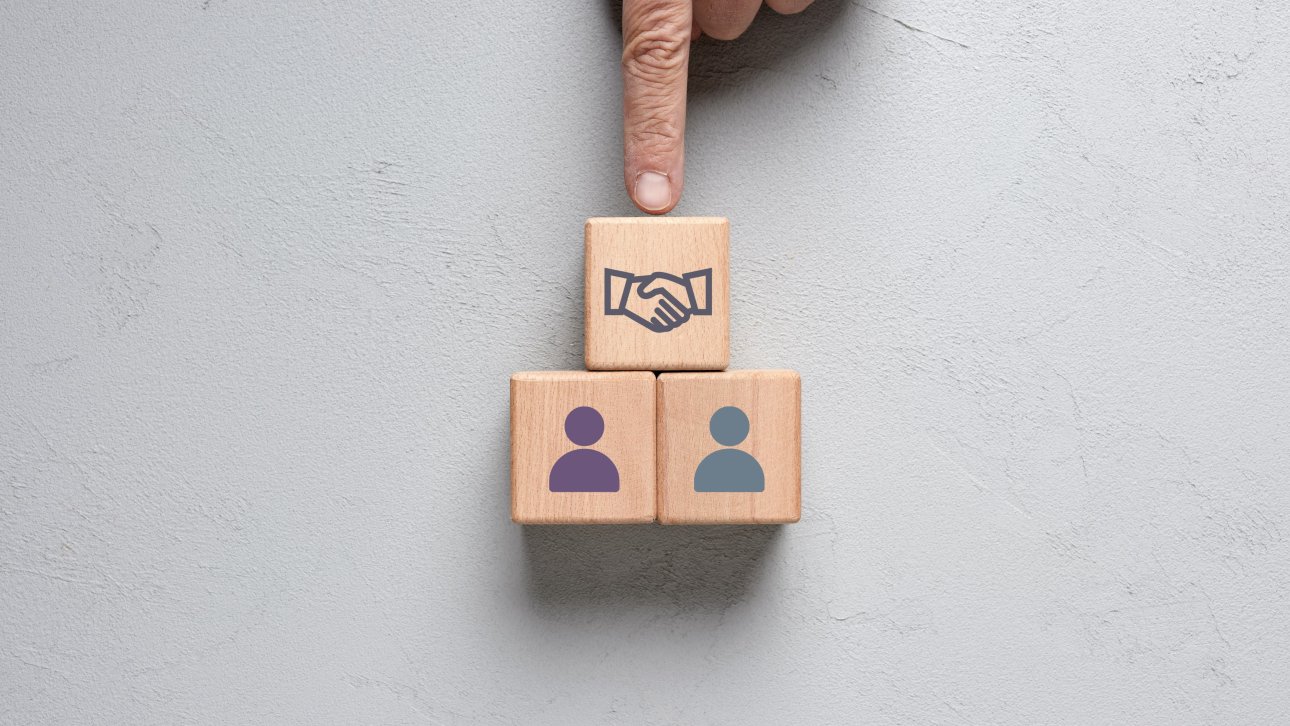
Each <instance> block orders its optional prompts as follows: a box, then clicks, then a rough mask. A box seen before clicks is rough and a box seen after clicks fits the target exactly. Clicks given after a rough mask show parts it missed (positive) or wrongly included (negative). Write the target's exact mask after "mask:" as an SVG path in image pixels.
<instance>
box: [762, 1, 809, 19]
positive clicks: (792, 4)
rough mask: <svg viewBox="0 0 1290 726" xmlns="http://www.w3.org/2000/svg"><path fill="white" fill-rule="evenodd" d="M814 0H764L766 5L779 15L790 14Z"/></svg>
mask: <svg viewBox="0 0 1290 726" xmlns="http://www.w3.org/2000/svg"><path fill="white" fill-rule="evenodd" d="M812 2H814V0H766V6H767V7H769V8H770V9H771V10H774V11H775V12H777V13H779V14H780V15H792V14H794V13H800V12H802V11H803V10H805V9H806V8H807V7H808V6H810V4H811V3H812Z"/></svg>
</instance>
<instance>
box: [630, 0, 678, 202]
mask: <svg viewBox="0 0 1290 726" xmlns="http://www.w3.org/2000/svg"><path fill="white" fill-rule="evenodd" d="M692 25H693V11H692V9H691V7H690V0H623V59H622V65H623V181H624V182H625V183H626V185H627V193H628V195H629V196H630V197H631V199H632V201H633V202H635V203H636V206H637V207H640V208H641V209H642V210H643V211H646V212H650V213H651V214H663V213H665V212H669V211H671V210H672V208H673V207H675V206H676V203H677V201H678V200H680V198H681V188H682V186H683V185H684V183H685V93H686V79H687V75H688V71H689V65H690V32H691V27H692Z"/></svg>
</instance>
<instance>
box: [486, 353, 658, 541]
mask: <svg viewBox="0 0 1290 726" xmlns="http://www.w3.org/2000/svg"><path fill="white" fill-rule="evenodd" d="M654 403H655V379H654V374H652V373H646V372H630V373H594V372H586V371H547V372H535V373H516V374H514V375H513V376H511V519H512V520H513V521H515V522H519V523H521V524H609V523H628V522H652V521H653V520H654V507H655V486H654V477H655V472H656V469H655V466H654V445H655V433H654V426H655V416H654ZM579 406H590V407H592V408H594V409H596V410H597V411H598V412H600V414H601V416H602V418H603V419H604V434H603V435H602V436H601V438H600V439H599V440H598V441H596V442H595V443H594V444H591V445H589V446H587V447H579V446H578V445H576V444H574V443H573V442H572V441H570V440H569V438H568V437H567V436H566V434H565V429H564V424H565V417H566V416H568V414H569V412H570V411H572V410H573V409H575V408H577V407H579ZM578 448H590V449H594V450H596V451H599V452H602V453H604V454H605V455H607V456H608V457H609V458H610V460H611V461H612V462H613V464H614V466H615V467H616V468H617V470H618V476H619V482H620V484H619V490H618V491H616V492H553V491H551V490H550V488H549V481H550V473H551V468H552V467H553V466H554V465H555V463H556V461H557V460H558V459H559V458H560V457H561V456H562V455H564V454H565V453H567V452H570V451H573V450H574V449H578Z"/></svg>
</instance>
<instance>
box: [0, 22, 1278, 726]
mask: <svg viewBox="0 0 1290 726" xmlns="http://www.w3.org/2000/svg"><path fill="white" fill-rule="evenodd" d="M614 22H615V21H614V17H613V9H612V7H611V6H609V5H607V4H606V3H603V2H588V3H574V2H570V3H520V2H511V1H506V0H487V1H482V2H473V3H445V2H438V1H437V0H434V1H432V2H430V3H425V2H412V1H411V0H381V1H379V2H370V3H334V2H333V3H324V2H317V1H312V2H306V1H300V2H294V1H293V2H282V3H277V2H246V1H245V0H204V1H203V0H182V1H176V2H138V1H136V0H130V1H126V0H104V1H102V2H83V3H71V2H61V3H50V2H38V1H34V0H33V1H22V2H19V1H16V0H15V1H12V2H7V3H3V4H0V722H3V723H6V724H8V723H13V724H35V723H69V724H70V723H77V724H90V723H95V724H97V723H102V724H118V723H119V724H180V723H211V724H214V723H221V724H223V723H256V724H258V723H284V724H285V723H300V724H324V723H433V724H441V723H448V724H451V723H463V724H470V723H490V724H491V723H497V724H507V723H514V724H526V725H527V724H546V723H551V724H557V723H560V724H563V723H621V724H628V723H678V724H708V723H712V724H726V723H729V724H750V723H755V724H783V723H869V724H912V723H950V724H956V723H977V724H1037V723H1043V724H1126V723H1132V724H1169V725H1175V724H1202V723H1222V724H1272V723H1285V722H1286V720H1287V719H1288V718H1290V682H1288V681H1290V676H1287V673H1290V655H1287V652H1288V651H1290V618H1287V611H1288V609H1290V546H1288V544H1287V536H1288V535H1290V489H1288V484H1290V482H1288V481H1287V479H1288V478H1290V422H1288V421H1290V415H1288V412H1290V383H1288V382H1287V378H1288V374H1290V363H1288V362H1287V357H1288V356H1290V324H1288V323H1287V320H1290V251H1287V230H1288V227H1290V194H1288V190H1290V182H1287V179H1288V178H1290V177H1288V174H1287V172H1290V132H1288V131H1287V126H1286V122H1287V115H1288V112H1290V85H1288V84H1287V80H1286V79H1287V78H1290V41H1288V40H1287V39H1288V38H1290V34H1288V33H1287V32H1286V31H1287V28H1290V7H1288V6H1286V5H1285V4H1284V3H1269V2H1263V3H1255V2H1248V1H1245V0H1217V1H1207V2H1201V1H1200V0H1143V1H1142V2H1133V3H1124V2H1106V1H1103V0H1095V1H1093V2H1084V3H1034V2H1018V1H1004V2H979V3H968V4H964V3H957V2H949V1H948V0H929V1H917V0H872V1H871V2H869V3H868V5H867V6H866V5H862V4H860V3H856V2H851V3H847V2H829V1H828V0H821V2H820V3H819V6H818V7H816V8H814V9H812V10H811V11H810V12H809V13H808V14H807V15H806V16H804V17H798V18H788V19H784V18H777V17H773V16H764V17H762V18H760V19H759V22H758V23H757V25H756V27H755V28H754V29H753V30H752V31H751V32H750V34H749V36H748V37H747V38H746V39H744V40H742V41H739V42H737V43H735V44H732V45H727V46H722V45H717V44H709V43H704V44H702V45H701V46H700V47H699V48H698V49H697V51H696V54H697V56H698V58H697V59H696V65H695V69H694V81H693V99H692V104H691V110H690V137H689V138H690V147H689V167H688V175H687V177H688V189H687V193H686V196H685V199H684V201H683V202H682V204H681V206H680V208H679V209H678V213H680V214H716V215H725V216H728V217H730V219H731V220H732V224H733V239H732V253H733V254H732V256H733V289H732V301H733V321H732V325H733V328H732V335H733V346H732V360H733V365H734V366H736V367H742V368H755V367H781V366H783V367H792V368H796V369H798V370H800V371H801V373H802V376H803V379H804V397H803V414H804V422H805V423H804V426H805V428H804V432H803V434H804V436H803V439H804V457H805V458H804V512H803V520H802V522H801V523H800V524H797V525H793V526H789V527H785V528H782V529H779V530H775V529H757V528H733V529H720V528H698V529H687V528H668V529H665V528H659V527H636V528H581V529H578V528H573V529H532V530H524V529H523V528H520V527H517V526H514V525H512V524H510V523H509V522H508V521H507V509H508V502H507V486H508V485H507V467H508V462H507V440H508V432H507V377H508V376H509V374H510V373H511V372H512V371H515V370H522V369H559V368H577V367H579V366H580V365H581V346H582V339H581V330H582V327H581V326H582V320H581V307H582V293H581V277H580V276H581V254H582V252H581V250H582V248H581V226H582V221H583V219H584V218H586V217H588V216H594V215H613V214H626V213H630V212H631V209H630V207H629V204H628V202H627V201H626V198H625V197H624V194H623V192H622V190H621V166H620V165H621V160H620V158H619V143H620V142H619V134H620V131H619V115H618V114H619V110H618V109H619V95H618V77H617V67H616V57H617V53H618V51H617V47H616V46H617V43H618V40H617V37H616V30H615V27H614Z"/></svg>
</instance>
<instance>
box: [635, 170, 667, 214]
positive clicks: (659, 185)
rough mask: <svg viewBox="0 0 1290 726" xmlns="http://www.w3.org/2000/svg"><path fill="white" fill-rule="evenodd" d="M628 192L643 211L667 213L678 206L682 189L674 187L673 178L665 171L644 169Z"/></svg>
mask: <svg viewBox="0 0 1290 726" xmlns="http://www.w3.org/2000/svg"><path fill="white" fill-rule="evenodd" d="M628 194H629V195H630V196H631V199H632V202H634V203H635V204H636V206H637V207H638V208H639V209H640V210H641V211H642V212H648V213H650V214H666V213H668V212H670V211H672V209H673V208H675V207H676V203H677V201H679V198H680V189H676V188H674V185H673V183H672V178H671V177H670V176H669V175H667V174H664V173H663V172H658V171H643V172H640V173H639V174H637V175H636V180H635V182H634V183H633V184H632V188H631V189H629V190H628Z"/></svg>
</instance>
